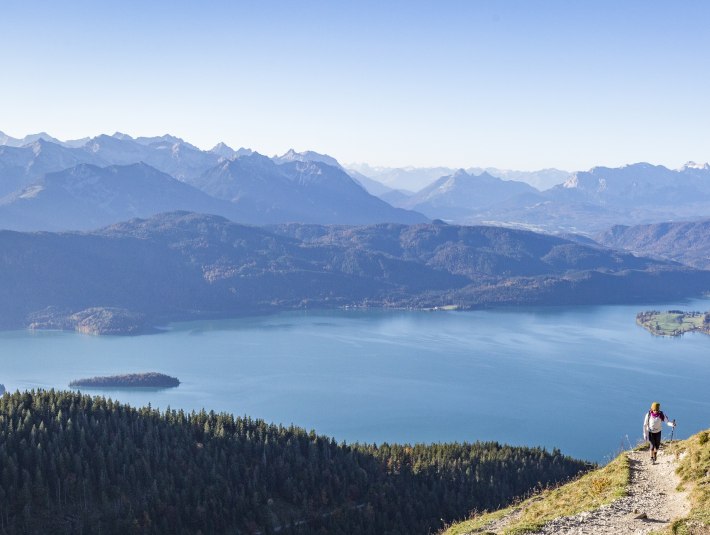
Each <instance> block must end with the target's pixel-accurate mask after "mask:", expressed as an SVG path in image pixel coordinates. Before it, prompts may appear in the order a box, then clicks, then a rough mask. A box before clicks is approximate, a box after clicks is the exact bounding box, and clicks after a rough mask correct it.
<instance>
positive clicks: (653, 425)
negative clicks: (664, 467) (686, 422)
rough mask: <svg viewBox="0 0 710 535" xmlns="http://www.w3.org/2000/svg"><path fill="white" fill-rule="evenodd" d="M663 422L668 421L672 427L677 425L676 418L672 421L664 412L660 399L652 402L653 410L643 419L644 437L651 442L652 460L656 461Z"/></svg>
mask: <svg viewBox="0 0 710 535" xmlns="http://www.w3.org/2000/svg"><path fill="white" fill-rule="evenodd" d="M663 422H666V424H668V425H669V426H671V427H675V420H673V421H670V420H669V419H668V417H667V416H666V415H665V414H663V411H662V410H661V404H660V403H658V401H654V402H653V403H651V410H650V411H648V412H647V413H646V417H645V418H644V419H643V438H644V440H647V441H648V442H650V443H651V462H653V463H655V462H656V454H657V453H658V447H659V446H660V445H661V428H662V427H663Z"/></svg>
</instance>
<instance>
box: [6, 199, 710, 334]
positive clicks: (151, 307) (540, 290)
mask: <svg viewBox="0 0 710 535" xmlns="http://www.w3.org/2000/svg"><path fill="white" fill-rule="evenodd" d="M0 250H2V251H3V255H2V257H0V270H2V273H3V278H2V280H0V317H2V318H3V327H20V326H23V325H27V324H28V323H27V322H28V317H29V316H30V315H31V314H33V313H36V312H38V311H42V310H45V309H46V308H47V307H56V308H57V309H60V310H66V311H67V313H74V312H78V311H82V310H86V309H89V308H92V307H114V308H120V309H125V310H128V311H131V312H136V313H140V314H144V315H145V316H146V317H147V318H148V319H149V320H152V321H153V322H163V321H167V320H171V319H188V318H199V317H218V316H233V315H240V314H254V313H257V312H264V311H276V310H281V309H287V308H302V307H320V308H330V307H343V306H398V307H409V306H413V307H433V306H442V305H451V304H454V305H457V306H461V307H464V308H466V307H476V306H484V305H505V304H523V303H527V304H569V303H577V304H583V303H587V304H589V303H619V302H638V301H649V300H663V299H667V298H680V297H686V296H691V295H698V294H700V293H702V292H703V291H707V290H708V289H710V272H703V271H695V270H692V269H689V268H684V267H682V266H679V265H677V264H672V263H667V262H659V261H653V260H648V259H643V258H636V257H634V256H632V255H629V254H624V253H618V252H615V251H610V250H606V249H602V248H599V247H597V248H594V247H588V246H584V245H580V244H576V243H573V242H569V241H566V240H562V239H560V238H555V237H552V236H545V235H536V234H534V233H530V232H525V231H515V230H511V229H504V228H494V227H456V226H449V225H443V224H421V225H412V226H407V225H395V224H379V225H370V226H363V227H343V226H320V225H298V224H291V225H280V226H277V227H270V228H268V229H262V228H257V227H250V226H244V225H238V224H235V223H232V222H230V221H228V220H226V219H224V218H221V217H217V216H204V215H198V214H190V213H185V212H179V213H172V214H163V215H160V216H156V217H152V218H150V219H138V220H132V221H129V222H125V223H121V224H117V225H112V226H110V227H107V228H105V229H102V230H99V231H94V232H89V233H56V234H55V233H46V232H43V233H18V232H12V231H2V232H0ZM671 282H672V283H671Z"/></svg>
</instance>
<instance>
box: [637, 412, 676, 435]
mask: <svg viewBox="0 0 710 535" xmlns="http://www.w3.org/2000/svg"><path fill="white" fill-rule="evenodd" d="M664 421H665V422H666V424H668V425H669V426H670V427H673V426H674V424H673V422H672V421H671V419H670V418H668V416H666V415H665V414H664V413H663V412H662V411H661V412H659V413H658V416H652V415H651V411H648V412H647V413H646V416H645V417H644V419H643V437H644V438H645V439H646V440H648V434H649V433H659V432H660V431H661V429H662V428H663V422H664Z"/></svg>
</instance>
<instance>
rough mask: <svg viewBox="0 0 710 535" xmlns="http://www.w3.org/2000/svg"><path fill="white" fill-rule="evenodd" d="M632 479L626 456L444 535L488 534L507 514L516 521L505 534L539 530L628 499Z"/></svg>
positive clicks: (465, 523) (450, 528)
mask: <svg viewBox="0 0 710 535" xmlns="http://www.w3.org/2000/svg"><path fill="white" fill-rule="evenodd" d="M630 477H631V469H630V467H629V460H628V458H627V456H626V455H625V454H622V455H620V456H619V457H617V458H616V459H614V460H613V461H612V462H610V463H609V464H608V465H606V466H605V467H603V468H600V469H598V470H595V471H594V472H589V473H588V474H585V475H583V476H582V477H580V478H579V479H577V480H575V481H572V482H571V483H567V484H566V485H563V486H561V487H558V488H556V489H553V490H547V491H544V492H542V493H541V494H540V495H537V496H533V497H532V498H529V499H527V500H525V501H524V502H522V503H520V504H519V505H516V506H513V507H509V508H508V509H504V510H501V511H495V512H493V513H485V514H482V515H477V516H474V517H473V518H471V519H470V520H467V521H465V522H461V523H458V524H454V525H452V526H451V527H449V528H448V529H447V530H446V531H444V533H443V535H465V534H469V533H479V534H481V533H486V526H487V525H489V524H490V523H491V522H493V521H495V520H498V519H500V518H501V517H503V516H504V515H506V514H511V516H513V518H512V519H511V521H510V522H509V523H508V524H507V525H506V527H505V528H504V529H503V531H502V533H504V534H505V535H520V534H522V533H529V532H532V531H537V530H538V529H540V528H541V527H542V526H543V525H544V524H545V523H547V522H549V521H551V520H554V519H555V518H560V517H563V516H570V515H575V514H577V513H581V512H583V511H592V510H594V509H597V508H599V507H600V506H602V505H604V504H607V503H611V502H613V501H614V500H616V499H618V498H621V497H622V496H626V494H627V491H628V490H627V489H628V485H629V481H630Z"/></svg>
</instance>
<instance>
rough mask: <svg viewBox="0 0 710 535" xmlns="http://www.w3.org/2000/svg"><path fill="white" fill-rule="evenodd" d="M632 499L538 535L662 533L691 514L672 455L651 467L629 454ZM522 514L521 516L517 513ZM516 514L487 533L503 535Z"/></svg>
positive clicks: (644, 456)
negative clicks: (501, 534) (679, 488)
mask: <svg viewBox="0 0 710 535" xmlns="http://www.w3.org/2000/svg"><path fill="white" fill-rule="evenodd" d="M629 461H630V466H631V483H630V485H629V495H628V496H625V497H623V498H620V499H618V500H616V501H615V502H613V503H610V504H608V505H604V506H602V507H600V508H599V509H597V510H595V511H591V512H584V513H579V514H577V515H574V516H568V517H562V518H558V519H557V520H553V521H552V522H549V523H547V524H545V526H543V528H542V529H541V530H540V531H537V532H536V533H537V534H538V535H644V534H647V533H650V532H652V531H654V530H661V529H663V528H664V527H665V526H667V525H668V524H669V523H670V522H671V521H672V520H674V519H676V518H680V517H683V516H686V515H687V514H688V513H689V512H690V502H689V501H688V493H687V492H678V491H677V490H676V487H677V486H678V484H679V483H680V479H679V478H678V476H677V475H676V473H675V469H676V459H675V456H673V455H665V454H664V452H663V450H661V451H659V452H658V460H657V461H656V464H652V463H651V460H650V459H649V454H648V452H647V451H634V452H630V453H629ZM517 514H519V513H517ZM517 514H516V513H513V514H512V515H510V516H509V517H506V518H502V519H500V520H498V521H496V522H492V523H491V524H489V525H487V526H485V527H484V528H483V530H482V531H483V532H485V533H502V532H503V530H504V529H505V527H506V525H507V524H508V522H509V521H510V520H512V519H513V518H515V517H516V516H517Z"/></svg>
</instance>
